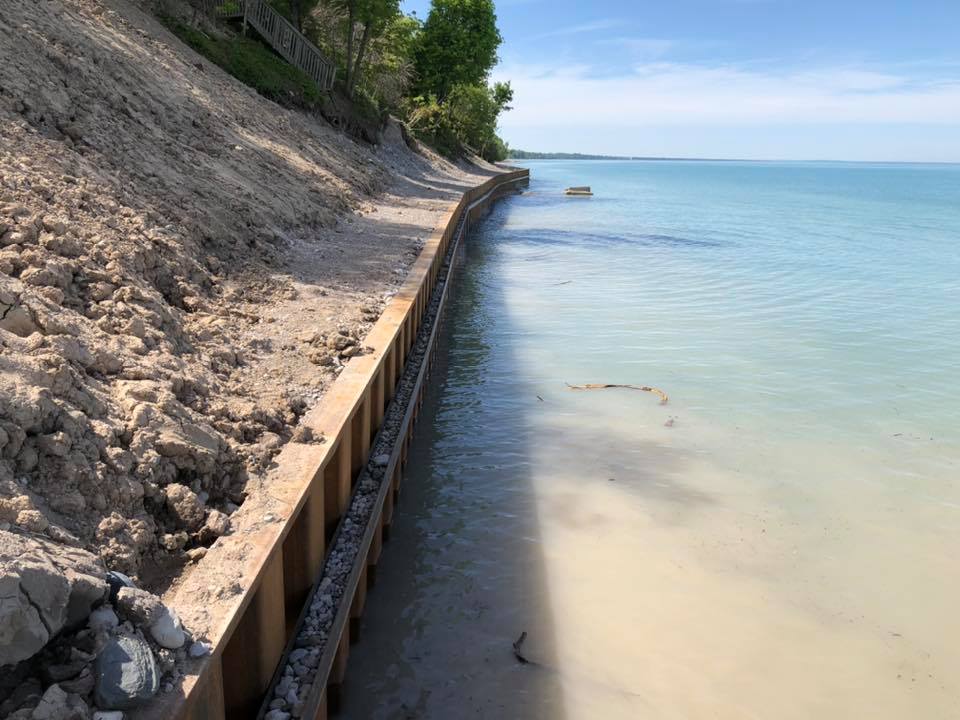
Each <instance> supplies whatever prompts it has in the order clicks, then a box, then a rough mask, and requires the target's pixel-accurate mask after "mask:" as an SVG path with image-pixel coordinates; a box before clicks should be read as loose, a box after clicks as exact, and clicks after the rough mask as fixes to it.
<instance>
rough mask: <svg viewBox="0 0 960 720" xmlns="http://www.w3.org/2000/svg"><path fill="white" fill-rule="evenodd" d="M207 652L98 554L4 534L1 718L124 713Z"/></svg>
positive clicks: (110, 718) (0, 536) (0, 550)
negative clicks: (190, 661)
mask: <svg viewBox="0 0 960 720" xmlns="http://www.w3.org/2000/svg"><path fill="white" fill-rule="evenodd" d="M209 651H210V648H209V646H208V645H206V644H205V643H203V642H194V641H193V639H192V638H191V637H190V635H189V633H188V632H187V630H185V629H184V628H183V626H182V624H181V622H180V620H179V618H178V617H177V615H176V613H175V612H174V611H173V610H171V609H170V608H168V607H167V606H165V605H164V604H163V602H162V601H161V600H160V598H158V597H156V596H155V595H153V594H151V593H149V592H147V591H145V590H141V589H139V588H137V587H134V584H133V582H132V581H131V580H130V578H128V577H126V576H125V575H122V574H120V573H117V572H109V571H107V570H106V569H105V568H104V567H103V565H102V563H101V561H100V560H99V559H98V558H97V557H96V556H94V555H92V554H91V553H88V552H86V551H84V550H80V549H77V548H70V547H64V546H62V545H59V544H57V543H54V542H52V541H50V540H48V539H46V538H43V537H39V536H35V535H23V534H19V533H12V532H4V531H0V666H3V668H2V672H0V718H10V719H11V720H13V719H18V720H27V719H28V718H29V719H30V720H46V719H49V720H54V719H56V720H120V718H122V712H123V711H124V710H129V709H132V708H135V707H137V706H138V705H141V704H143V703H144V702H146V701H148V700H150V698H152V697H153V696H155V695H156V694H157V693H158V692H160V691H161V690H162V689H164V687H166V688H168V689H169V688H172V686H173V683H175V682H176V681H177V680H178V679H179V678H180V675H181V671H180V666H181V665H182V663H183V662H184V661H185V660H186V658H187V655H188V654H189V655H191V656H192V657H200V656H202V655H205V654H207V653H208V652H209Z"/></svg>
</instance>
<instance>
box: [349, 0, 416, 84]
mask: <svg viewBox="0 0 960 720" xmlns="http://www.w3.org/2000/svg"><path fill="white" fill-rule="evenodd" d="M337 4H338V5H340V6H341V7H342V8H343V9H344V10H345V11H346V16H347V22H346V27H345V28H344V31H345V33H346V39H347V42H346V46H347V47H346V58H345V62H344V66H345V68H346V77H345V78H344V88H345V90H346V92H347V95H348V96H350V97H353V93H354V91H355V90H356V87H357V80H358V79H359V78H360V75H361V73H362V72H363V62H364V59H365V58H366V54H367V50H368V48H369V47H370V41H371V40H373V39H375V38H377V37H379V36H380V35H381V34H383V32H384V31H385V30H386V29H387V28H388V27H389V26H390V23H391V21H393V20H394V18H396V17H397V15H399V14H400V0H337ZM358 30H359V32H360V38H359V40H360V42H359V47H358V46H357V37H356V35H357V31H358Z"/></svg>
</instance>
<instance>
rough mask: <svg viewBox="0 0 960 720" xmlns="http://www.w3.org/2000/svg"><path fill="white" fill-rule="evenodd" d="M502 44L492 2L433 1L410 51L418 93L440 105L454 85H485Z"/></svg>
mask: <svg viewBox="0 0 960 720" xmlns="http://www.w3.org/2000/svg"><path fill="white" fill-rule="evenodd" d="M502 41H503V38H502V37H501V36H500V31H499V30H498V29H497V15H496V12H495V11H494V6H493V0H433V4H432V6H431V8H430V14H429V15H428V16H427V21H426V22H425V23H424V25H423V30H422V31H421V32H420V34H419V36H418V42H417V46H416V48H415V51H414V67H415V70H416V74H417V90H418V92H419V94H421V95H423V96H429V95H434V96H436V97H437V99H438V100H439V101H440V102H441V103H442V102H443V101H444V100H445V99H446V98H447V95H449V94H450V91H451V90H453V88H454V87H455V86H457V85H485V84H486V81H487V77H488V76H489V74H490V70H491V69H492V68H493V66H494V65H495V64H496V62H497V48H498V47H500V43H501V42H502Z"/></svg>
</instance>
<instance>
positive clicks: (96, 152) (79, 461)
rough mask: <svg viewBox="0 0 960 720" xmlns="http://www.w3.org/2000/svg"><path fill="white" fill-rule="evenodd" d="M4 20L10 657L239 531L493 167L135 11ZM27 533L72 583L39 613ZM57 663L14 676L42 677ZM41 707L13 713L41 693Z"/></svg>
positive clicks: (3, 509)
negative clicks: (432, 237)
mask: <svg viewBox="0 0 960 720" xmlns="http://www.w3.org/2000/svg"><path fill="white" fill-rule="evenodd" d="M0 26H2V29H3V33H4V36H5V40H4V42H3V44H2V45H0V245H2V247H0V315H2V319H0V523H2V525H0V533H3V535H4V540H3V542H2V549H0V554H2V555H3V557H0V560H2V572H3V577H4V581H5V582H7V580H8V579H10V580H9V582H11V583H13V591H12V594H10V595H9V596H8V594H7V590H6V587H7V586H6V585H5V586H4V588H3V598H4V603H3V605H2V610H0V651H2V653H3V654H2V656H0V664H8V665H9V664H11V663H16V662H19V661H23V660H28V659H29V658H30V657H31V656H35V653H36V652H37V651H38V650H39V648H40V647H42V646H43V645H44V644H45V643H46V642H47V641H48V640H49V639H50V637H51V636H53V635H56V633H57V632H58V631H59V630H60V629H61V628H63V627H70V626H78V625H79V626H82V624H83V620H84V618H82V617H69V618H68V617H67V615H68V614H67V613H65V612H61V611H63V610H64V608H65V607H66V606H67V605H69V604H70V603H71V602H72V599H73V598H77V597H79V598H81V599H82V600H83V602H82V603H81V605H83V606H85V607H87V609H89V607H92V606H93V605H94V604H95V603H96V602H98V601H99V600H100V599H101V598H102V597H103V596H104V594H105V592H106V590H105V584H104V582H105V581H104V579H103V577H102V575H103V573H102V570H103V568H106V569H109V570H118V571H121V572H124V573H126V574H129V575H133V576H134V577H135V579H136V580H137V581H138V583H139V584H140V585H141V586H144V585H145V586H147V587H149V588H150V589H152V590H154V591H156V592H158V593H161V592H163V591H164V590H165V589H166V588H167V587H168V586H169V584H170V583H171V582H172V581H173V580H174V579H176V578H177V577H179V576H180V575H181V573H182V571H183V568H184V566H185V564H186V563H187V562H188V561H191V560H193V561H197V560H200V559H201V558H202V556H203V554H204V548H205V547H206V546H209V545H210V544H211V543H212V542H214V541H215V539H216V537H217V536H219V535H220V534H222V533H225V532H230V528H231V522H232V520H231V516H232V514H233V513H235V512H236V511H237V509H238V507H239V506H241V505H243V504H245V503H246V504H247V508H248V509H249V507H250V504H251V503H254V504H255V503H256V502H257V501H258V492H260V491H261V487H260V479H261V472H262V471H263V469H264V468H266V467H267V466H268V465H269V463H270V460H271V458H272V457H273V456H274V455H275V454H276V452H277V451H278V450H279V448H280V447H281V446H282V445H283V444H284V443H285V442H287V441H288V440H289V439H290V437H291V434H292V433H293V432H295V427H296V424H297V420H298V419H299V417H300V416H301V415H302V414H303V413H304V412H305V411H306V410H307V409H308V408H309V407H310V406H311V405H313V404H314V403H316V401H317V399H318V398H319V397H320V396H321V395H322V393H323V390H324V389H325V387H326V386H327V385H328V384H329V383H330V382H331V381H332V380H333V379H334V378H335V377H336V375H337V374H338V372H339V370H340V368H342V366H343V364H344V363H346V362H349V358H350V357H352V356H355V355H356V354H359V353H362V352H363V343H362V338H363V335H364V333H365V332H366V330H367V329H368V328H369V327H370V324H371V322H372V321H374V320H375V319H376V317H377V316H378V313H379V311H380V309H381V308H382V306H383V303H384V300H385V299H386V298H388V297H389V295H390V293H391V291H392V290H393V289H394V288H395V287H396V286H397V285H398V283H399V281H400V280H401V279H402V277H403V275H404V272H405V268H406V267H407V266H408V265H409V263H410V262H411V261H412V259H413V258H414V257H415V256H416V253H417V251H418V249H419V247H420V245H421V244H422V240H423V238H424V237H425V236H426V234H427V233H428V232H429V230H430V229H432V227H433V226H434V225H435V224H436V222H437V221H438V220H439V218H440V216H441V215H442V213H443V211H444V210H445V209H446V207H447V205H448V203H449V201H450V200H452V199H453V198H454V197H455V196H457V195H458V194H459V192H460V191H461V190H462V189H463V188H464V187H466V186H468V185H473V184H476V183H477V182H480V180H481V179H482V178H481V177H480V175H482V174H483V173H485V172H487V171H484V170H481V169H479V168H468V169H461V168H457V167H454V166H452V165H450V164H449V163H446V162H444V161H441V160H438V159H437V158H435V157H433V156H431V155H429V154H427V155H426V156H423V155H418V154H414V153H412V152H411V151H410V150H409V149H408V148H407V146H406V145H405V144H404V142H403V140H402V138H401V136H400V133H399V131H398V130H397V129H396V128H395V127H392V128H389V129H388V131H387V132H386V133H385V138H384V142H383V144H382V145H381V146H380V147H379V148H376V149H372V148H369V147H366V146H363V145H360V144H358V143H356V142H354V141H353V140H351V139H350V138H348V137H346V136H345V135H343V134H341V133H339V132H337V131H336V130H334V129H333V128H331V127H329V126H328V125H327V124H325V123H324V122H323V121H322V120H319V119H317V118H314V117H310V116H306V115H302V114H298V113H296V112H292V111H289V110H284V109H283V108H280V107H279V106H277V105H276V104H274V103H272V102H269V101H267V100H265V99H263V98H261V97H259V96H258V95H256V94H255V93H254V92H253V91H252V90H250V89H248V88H246V87H245V86H243V85H241V84H239V83H237V82H236V81H235V80H233V79H232V78H230V77H229V76H227V75H226V74H224V73H223V72H222V71H221V70H219V69H218V68H217V67H215V66H214V65H212V64H210V63H209V62H207V61H206V60H204V59H202V58H201V57H199V56H198V55H196V54H195V53H193V52H192V51H190V50H189V49H188V48H186V47H185V46H184V45H182V44H181V43H180V42H179V41H178V40H177V39H176V38H175V37H173V36H172V35H171V34H170V33H169V32H167V31H166V30H165V29H164V28H163V27H162V26H161V25H160V24H159V23H158V22H157V21H156V20H155V19H154V18H153V17H151V16H150V15H149V14H148V13H147V12H145V10H144V9H143V8H139V7H137V6H131V5H130V4H125V3H119V2H117V3H111V2H98V1H95V0H65V1H64V2H49V3H40V4H15V3H12V2H2V3H0ZM298 439H300V440H309V438H302V437H301V438H298ZM14 535H15V536H17V538H16V543H21V542H27V543H32V545H31V550H30V552H31V553H34V556H35V562H34V564H33V566H34V567H35V568H36V567H40V566H43V568H42V571H38V572H41V573H42V574H43V575H44V576H45V577H50V578H51V582H54V581H56V580H57V578H68V580H67V581H66V583H65V584H64V583H60V585H59V586H65V587H66V588H67V589H66V590H65V591H63V592H61V593H60V594H59V595H58V596H57V597H58V598H59V599H58V600H51V601H50V602H51V603H54V605H56V604H57V603H59V604H60V605H62V606H63V607H59V606H58V607H53V606H51V607H49V608H48V607H42V608H39V609H37V608H35V607H34V606H33V605H32V604H31V602H30V600H31V598H26V599H24V598H25V597H26V593H27V590H26V589H25V585H24V584H23V583H21V580H22V579H23V577H24V572H23V567H24V562H25V561H24V560H22V557H26V556H27V555H29V553H20V552H18V553H17V555H16V556H14V555H13V554H12V549H13V548H14V547H15V546H18V545H16V543H15V542H14V538H13V536H14ZM31 535H33V536H37V537H36V538H31V537H30V536H31ZM39 536H43V539H40V537H39ZM8 538H9V539H8ZM58 547H69V548H71V549H70V550H69V551H66V550H64V551H62V553H61V551H59V550H58V549H57V548H58ZM82 551H87V552H89V553H91V554H92V555H91V556H87V555H84V556H83V559H82V562H81V561H77V560H76V555H77V553H81V552H82ZM58 554H62V557H58ZM8 555H9V557H8ZM34 556H31V557H34ZM97 558H99V560H97ZM51 559H52V560H51ZM48 561H50V562H48ZM200 561H201V562H202V560H200ZM78 563H79V564H81V565H82V566H83V568H84V569H85V572H83V573H78V572H75V571H74V568H75V566H77V564H78ZM95 565H99V566H100V568H99V569H90V568H91V567H93V566H95ZM78 577H80V578H82V581H81V580H77V578H78ZM21 591H22V592H21ZM77 593H79V594H77ZM8 597H9V598H10V602H7V599H8ZM32 600H33V602H36V599H35V598H32ZM41 604H42V603H41ZM48 610H49V611H50V612H47V611H48ZM81 614H82V613H81ZM54 615H56V616H57V617H56V618H54V620H55V621H54V622H51V621H50V620H51V617H53V616H54ZM48 616H49V617H48ZM187 630H188V631H190V628H189V627H188V628H187ZM52 645H56V643H52ZM61 650H62V648H59V649H54V650H52V649H51V648H50V647H48V648H47V650H46V651H45V652H48V653H50V652H60V651H61ZM90 651H91V648H89V647H88V648H87V649H86V651H85V652H87V653H88V654H89V652H90ZM181 652H182V651H181ZM68 654H69V652H68ZM36 664H37V663H34V664H33V666H31V665H30V663H21V665H20V666H19V667H18V669H17V671H16V672H13V671H11V672H10V673H6V675H7V677H9V678H10V679H11V680H13V681H14V683H19V684H21V685H23V682H22V681H23V680H24V678H25V677H27V676H28V675H29V674H30V673H31V672H32V668H33V667H34V666H36ZM51 664H54V663H53V661H52V660H50V661H44V662H41V663H40V665H43V666H45V667H49V666H50V665H51ZM77 667H78V668H79V669H78V670H77V673H76V675H73V676H70V675H69V672H73V670H74V669H76V668H73V669H71V670H69V671H66V670H65V671H62V672H61V673H60V674H59V675H57V676H56V677H55V676H54V675H53V674H51V673H49V672H46V673H44V674H42V675H43V676H42V677H40V678H36V679H37V680H38V681H39V683H40V684H41V687H40V688H39V690H42V689H43V687H42V686H49V685H50V683H51V682H53V681H57V682H64V683H69V682H71V681H72V680H74V679H75V678H76V677H77V676H79V675H82V673H83V672H84V668H85V666H84V665H83V663H80V664H79V665H78V666H77ZM6 669H7V668H5V670H6ZM161 669H163V668H161ZM166 669H167V670H168V671H170V670H172V664H168V666H167V668H166ZM64 673H66V674H67V676H66V677H64V678H61V677H60V675H62V674H64ZM31 687H32V688H34V690H37V685H36V684H34V685H31ZM9 689H10V688H8V690H9ZM0 693H2V694H0V702H3V701H4V699H5V696H6V695H7V694H9V693H8V692H6V691H5V690H4V688H0ZM71 693H72V694H74V695H80V696H81V697H82V698H89V695H90V688H88V687H87V685H86V684H84V683H81V684H79V685H77V686H76V687H71ZM31 698H33V699H32V700H31ZM19 700H20V701H22V702H23V703H24V704H23V705H18V704H16V703H14V705H15V706H12V705H11V704H9V703H8V704H6V705H4V706H0V715H4V714H7V713H9V712H13V711H17V710H18V708H21V707H26V706H28V705H30V703H31V702H34V700H38V696H37V692H33V694H32V695H31V694H29V693H28V696H27V698H26V699H24V698H22V697H21V698H20V699H19ZM34 704H35V703H34ZM26 716H29V715H26Z"/></svg>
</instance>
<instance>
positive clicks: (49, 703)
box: [30, 685, 90, 720]
mask: <svg viewBox="0 0 960 720" xmlns="http://www.w3.org/2000/svg"><path fill="white" fill-rule="evenodd" d="M30 718H31V720H89V718H90V710H89V708H88V707H87V704H86V703H85V702H84V701H83V698H81V697H80V696H79V695H76V694H68V693H67V692H65V691H64V690H63V689H62V688H61V687H60V686H59V685H51V686H50V687H48V688H47V691H46V692H45V693H44V694H43V697H42V698H41V699H40V703H39V704H38V705H37V706H36V707H35V708H34V709H33V712H32V713H31V715H30Z"/></svg>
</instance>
